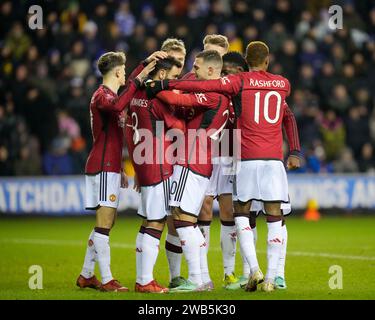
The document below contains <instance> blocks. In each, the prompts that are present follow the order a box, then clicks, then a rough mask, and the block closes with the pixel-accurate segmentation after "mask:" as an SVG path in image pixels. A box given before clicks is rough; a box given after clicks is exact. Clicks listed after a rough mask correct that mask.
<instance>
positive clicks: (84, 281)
mask: <svg viewBox="0 0 375 320" xmlns="http://www.w3.org/2000/svg"><path fill="white" fill-rule="evenodd" d="M99 178H100V174H99V175H86V176H85V182H86V199H85V202H86V209H89V210H96V209H97V208H98V201H99V197H98V193H99V192H98V189H99V187H100V186H99ZM94 234H95V230H94V229H93V230H92V231H91V233H90V235H89V239H88V242H87V247H86V254H85V259H84V262H83V267H82V271H81V273H80V275H79V277H78V279H77V281H76V284H77V286H78V287H80V288H93V289H99V288H100V286H101V282H100V281H99V280H98V279H97V278H96V277H95V274H94V270H95V262H96V253H95V247H94Z"/></svg>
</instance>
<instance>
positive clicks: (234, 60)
mask: <svg viewBox="0 0 375 320" xmlns="http://www.w3.org/2000/svg"><path fill="white" fill-rule="evenodd" d="M223 63H229V64H232V65H234V66H236V67H241V68H242V69H243V71H249V66H248V64H247V62H246V60H245V58H244V57H243V56H242V54H241V53H239V52H237V51H229V52H228V53H226V54H224V55H223Z"/></svg>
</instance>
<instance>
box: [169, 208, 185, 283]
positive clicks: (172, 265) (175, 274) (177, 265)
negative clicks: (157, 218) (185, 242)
mask: <svg viewBox="0 0 375 320" xmlns="http://www.w3.org/2000/svg"><path fill="white" fill-rule="evenodd" d="M167 226H168V234H167V238H166V240H165V252H166V255H167V260H168V267H169V288H175V287H178V286H180V285H182V284H184V283H185V282H186V280H185V279H184V278H183V277H181V260H182V248H181V242H180V238H179V236H178V233H177V231H176V229H175V227H174V222H173V216H172V215H169V216H168V217H167Z"/></svg>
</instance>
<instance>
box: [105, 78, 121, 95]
mask: <svg viewBox="0 0 375 320" xmlns="http://www.w3.org/2000/svg"><path fill="white" fill-rule="evenodd" d="M103 85H104V86H106V87H107V88H109V89H110V90H111V91H113V92H114V93H116V94H117V91H118V89H119V88H120V85H119V83H118V81H117V80H116V79H111V78H103Z"/></svg>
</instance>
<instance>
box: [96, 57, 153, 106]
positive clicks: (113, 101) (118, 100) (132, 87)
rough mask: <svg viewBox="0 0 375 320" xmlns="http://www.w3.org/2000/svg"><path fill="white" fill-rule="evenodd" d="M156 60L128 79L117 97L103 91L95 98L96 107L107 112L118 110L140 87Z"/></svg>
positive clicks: (127, 102)
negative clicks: (131, 78)
mask: <svg viewBox="0 0 375 320" xmlns="http://www.w3.org/2000/svg"><path fill="white" fill-rule="evenodd" d="M155 64H156V60H153V61H152V62H150V63H149V64H148V65H147V66H146V67H145V68H144V69H143V70H142V71H141V73H140V74H139V75H137V76H136V77H135V79H133V80H130V81H129V83H128V85H127V86H126V87H125V90H124V91H123V92H121V94H120V95H119V96H117V97H113V96H112V95H110V94H106V93H103V94H101V95H100V96H99V97H98V99H97V106H98V109H100V110H102V111H107V112H120V111H122V110H124V109H125V107H126V106H127V105H128V104H129V103H130V101H131V99H132V98H133V96H134V94H135V92H136V91H137V90H138V89H139V88H140V87H141V84H142V82H143V81H144V80H145V79H146V77H147V76H148V74H149V73H150V72H151V71H152V70H154V69H155Z"/></svg>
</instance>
